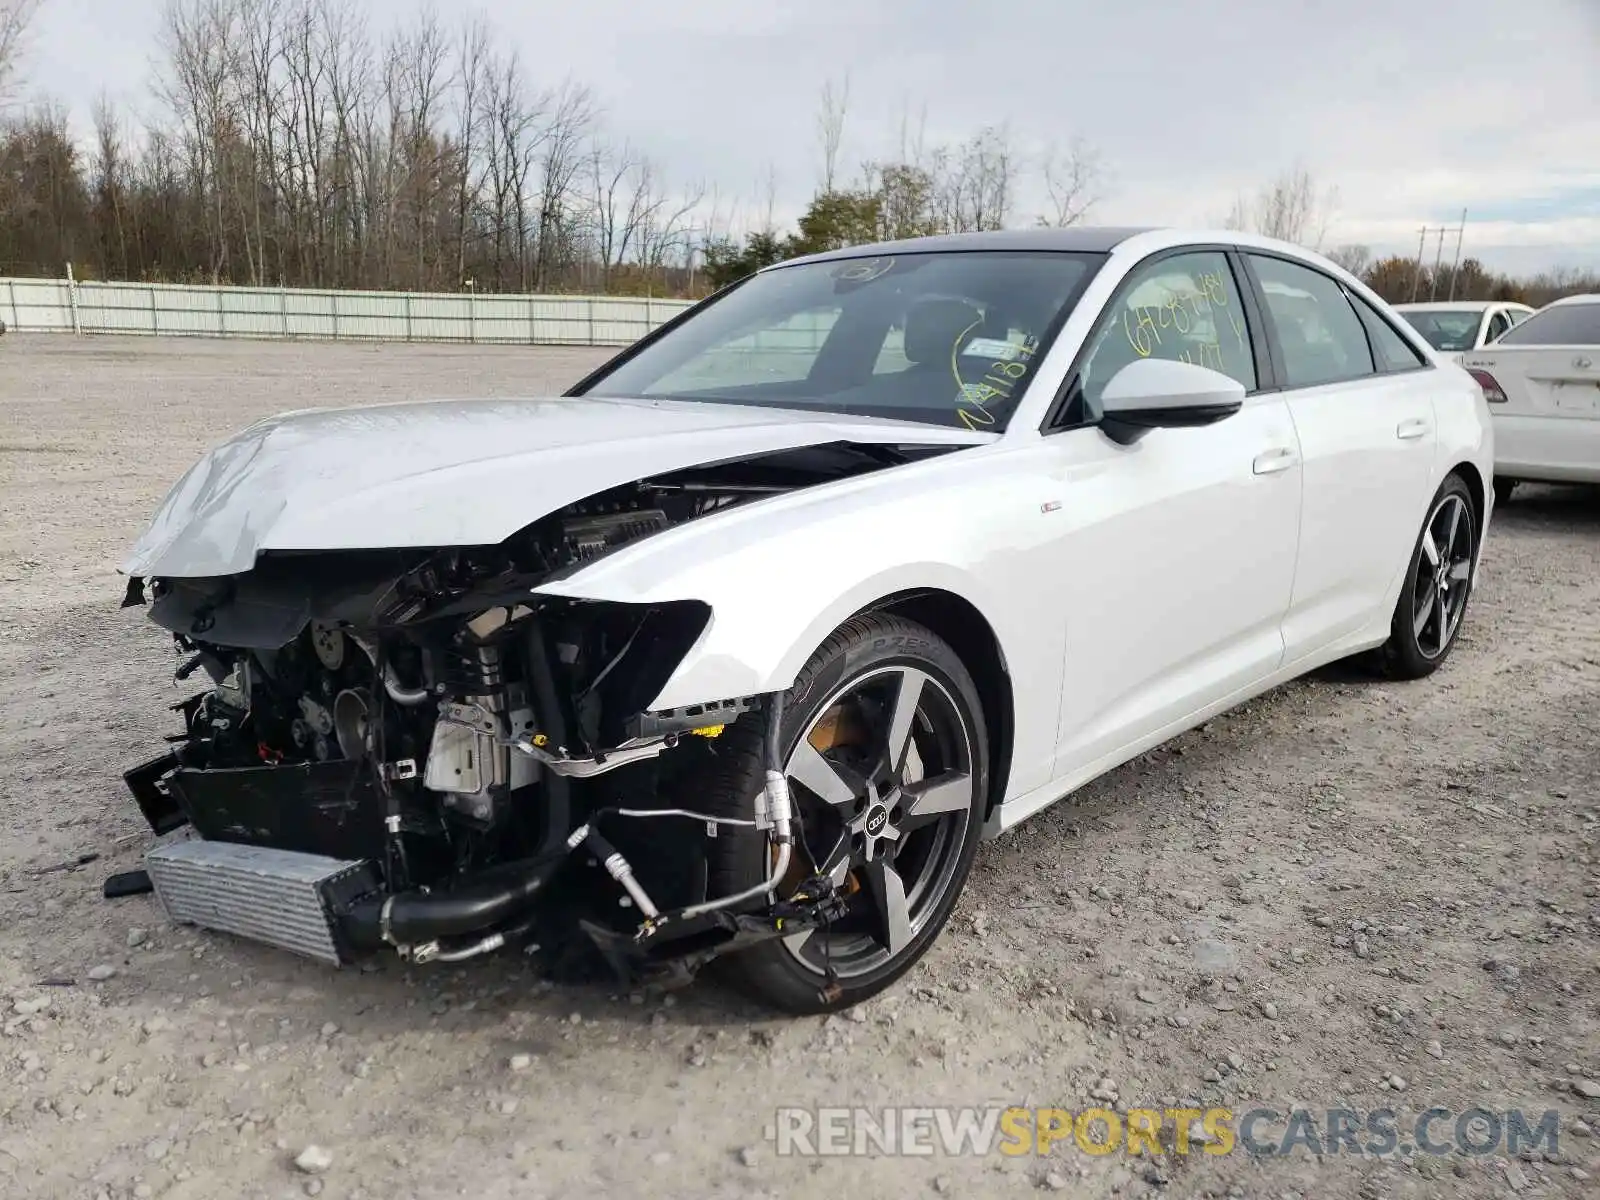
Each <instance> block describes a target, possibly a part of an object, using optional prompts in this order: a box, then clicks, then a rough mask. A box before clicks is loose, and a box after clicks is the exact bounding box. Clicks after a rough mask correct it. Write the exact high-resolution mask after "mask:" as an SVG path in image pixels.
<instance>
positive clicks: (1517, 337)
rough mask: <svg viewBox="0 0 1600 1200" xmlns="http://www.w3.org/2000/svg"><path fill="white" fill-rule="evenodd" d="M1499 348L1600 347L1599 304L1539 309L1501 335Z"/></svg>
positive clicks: (1565, 305)
mask: <svg viewBox="0 0 1600 1200" xmlns="http://www.w3.org/2000/svg"><path fill="white" fill-rule="evenodd" d="M1499 345H1502V346H1600V302H1586V303H1583V304H1557V305H1555V306H1553V307H1551V308H1545V309H1540V310H1539V311H1538V312H1536V313H1534V314H1533V316H1531V317H1529V318H1528V319H1527V320H1526V321H1524V322H1523V323H1522V324H1520V325H1518V326H1515V327H1514V328H1512V329H1511V330H1509V331H1508V332H1507V333H1506V334H1504V335H1503V336H1502V337H1501V338H1500V341H1499Z"/></svg>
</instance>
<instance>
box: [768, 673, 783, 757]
mask: <svg viewBox="0 0 1600 1200" xmlns="http://www.w3.org/2000/svg"><path fill="white" fill-rule="evenodd" d="M782 744H783V693H782V692H773V693H772V699H771V700H769V701H768V702H767V770H769V771H782V770H783V751H782V749H781V747H782Z"/></svg>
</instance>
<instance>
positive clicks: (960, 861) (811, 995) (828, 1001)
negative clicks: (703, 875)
mask: <svg viewBox="0 0 1600 1200" xmlns="http://www.w3.org/2000/svg"><path fill="white" fill-rule="evenodd" d="M913 688H914V689H915V690H914V691H913V690H912V689H913ZM906 695H915V696H916V697H917V701H916V706H915V709H914V717H913V718H912V726H914V727H913V728H911V731H910V732H909V734H908V735H907V737H906V738H905V740H904V743H903V745H904V746H905V747H906V749H905V750H904V751H903V752H902V757H903V759H904V763H905V766H904V770H903V771H901V772H899V773H898V774H899V776H900V782H901V783H902V784H904V786H905V788H906V790H905V791H904V792H900V791H897V790H889V789H891V788H892V787H893V784H892V783H882V782H881V777H880V783H879V785H877V786H878V790H877V791H875V792H873V793H871V796H872V798H873V799H876V800H880V801H881V803H868V802H865V801H863V800H862V799H860V798H859V797H860V796H862V794H863V793H864V791H865V789H864V788H863V789H859V790H856V791H853V792H852V791H849V790H846V788H847V787H848V786H850V785H849V784H847V782H846V778H848V779H853V780H855V782H858V783H859V782H861V779H860V778H859V777H857V776H856V775H855V773H854V770H853V768H860V769H861V771H862V772H863V774H867V775H870V774H872V771H871V768H870V767H868V766H867V765H866V764H867V763H868V760H869V759H870V760H872V761H874V762H876V763H877V764H878V765H879V766H882V764H883V761H884V760H886V759H887V760H892V759H893V757H894V756H893V755H892V754H889V753H885V750H886V749H887V747H888V746H889V745H890V744H891V743H892V742H893V741H894V740H895V732H894V731H895V730H896V729H897V728H899V727H901V726H902V723H903V722H902V721H897V720H895V719H894V716H895V707H896V698H899V697H903V696H906ZM899 704H900V706H901V708H909V707H910V706H907V705H905V704H904V702H903V700H901V701H899ZM765 723H766V715H765V713H761V712H756V713H750V714H747V715H746V716H745V717H744V718H742V719H741V720H740V721H739V722H738V723H736V724H735V725H734V726H733V727H732V728H730V729H729V730H728V731H727V732H726V733H725V734H723V736H722V737H721V738H719V739H718V740H717V743H716V746H717V750H718V753H717V756H716V759H715V760H714V761H713V762H712V763H710V764H708V765H707V766H706V767H705V768H704V769H703V770H702V771H700V772H697V774H696V776H695V777H693V778H692V779H691V780H690V781H689V784H688V787H689V790H688V792H687V793H686V796H693V797H694V800H695V804H696V806H697V807H700V808H703V809H707V810H709V811H710V812H712V813H714V814H715V815H717V816H726V817H735V818H742V819H746V820H748V819H749V818H750V817H751V816H752V815H753V813H754V809H755V797H756V795H757V793H758V792H760V791H761V789H762V787H763V786H764V783H765V778H766V762H765V755H764V740H763V735H764V733H765ZM869 726H870V731H869ZM985 728H986V727H985V724H984V717H983V708H982V703H981V701H980V700H979V697H978V691H977V688H976V687H975V686H974V684H973V682H972V678H971V676H970V674H969V673H968V671H967V669H966V667H965V666H964V665H963V664H962V662H961V659H960V658H959V657H958V656H957V654H956V653H955V651H954V650H952V649H951V648H950V647H949V646H948V645H947V644H946V643H945V642H943V641H942V640H941V639H940V638H938V637H937V636H936V635H935V634H933V633H932V632H931V631H929V630H928V629H925V628H923V627H922V626H920V625H917V624H914V623H912V622H910V621H906V620H903V619H901V618H899V617H894V616H888V615H883V614H873V615H869V616H866V617H861V618H857V619H853V620H851V621H849V622H847V623H846V624H845V625H843V626H841V627H840V628H839V629H838V630H837V631H836V632H835V633H834V634H833V635H832V636H831V637H830V638H829V639H828V640H827V641H826V642H825V643H824V644H823V645H822V647H821V648H820V649H819V650H818V651H817V652H816V653H815V654H814V655H812V657H811V659H810V660H809V661H808V662H807V663H806V665H805V667H804V668H803V669H802V670H801V672H800V674H799V675H798V677H797V678H796V680H795V684H794V686H793V687H792V688H791V689H790V690H789V692H788V693H787V695H786V698H785V707H784V717H783V722H782V728H781V737H780V751H781V753H782V755H783V757H784V762H785V764H786V768H787V773H788V774H789V776H790V790H791V794H792V797H793V800H794V807H795V812H796V818H797V822H796V848H795V854H794V862H793V864H792V866H791V870H790V872H789V873H787V874H786V876H785V879H784V881H783V883H782V884H781V885H780V886H779V888H778V893H779V895H780V896H784V895H787V894H789V893H790V892H791V891H792V889H793V888H794V887H795V886H796V885H798V883H799V882H800V881H801V880H802V879H804V878H806V877H808V876H813V875H814V874H816V873H819V870H821V873H827V874H830V875H835V877H836V882H837V883H839V884H840V885H841V890H849V891H850V892H851V894H850V895H849V896H848V897H847V900H848V903H849V904H850V906H851V913H850V915H849V916H848V917H846V918H845V919H843V920H842V921H841V922H839V923H838V924H837V925H836V926H834V927H832V928H830V929H828V930H827V931H826V933H824V931H821V930H818V931H815V932H813V933H810V934H797V935H795V936H794V937H793V938H791V939H784V940H780V941H770V942H764V943H761V944H758V945H755V946H752V947H750V948H748V949H745V950H741V951H738V952H735V953H730V954H728V955H726V956H724V957H723V958H720V959H717V960H715V961H714V963H713V967H714V968H715V973H716V974H718V975H720V976H721V977H722V978H723V979H724V980H725V981H726V982H728V983H729V984H731V985H732V986H734V987H735V988H736V989H738V990H739V991H741V992H743V993H745V994H746V995H748V996H750V997H752V998H754V999H756V1000H757V1001H760V1002H762V1003H764V1004H766V1005H769V1006H772V1007H775V1008H778V1009H781V1010H784V1011H787V1012H791V1013H797V1014H815V1013H825V1012H834V1011H837V1010H839V1009H844V1008H849V1007H850V1006H852V1005H855V1004H859V1003H861V1002H862V1001H863V1000H866V999H868V998H870V997H872V996H874V995H877V994H878V993H880V992H882V991H884V990H885V989H886V988H888V987H890V986H891V985H892V984H894V983H895V982H896V981H897V980H898V979H899V978H900V977H901V976H903V975H904V974H905V973H906V972H907V971H909V970H910V969H911V968H912V967H913V966H915V965H916V963H917V961H918V960H919V959H920V958H921V957H922V955H923V954H924V953H925V952H926V951H927V949H928V947H929V946H931V945H932V944H933V942H934V940H935V939H936V938H937V937H938V935H939V932H940V931H941V930H942V929H943V928H944V925H945V923H946V921H947V920H948V919H949V916H950V912H951V909H952V908H953V907H954V906H955V902H956V900H957V898H958V897H959V895H960V893H961V890H962V888H963V886H964V885H965V883H966V880H967V876H968V874H969V873H970V871H971V868H972V860H973V855H974V854H975V853H976V851H977V847H978V843H979V841H980V840H981V838H982V827H983V818H984V815H985V807H986V798H987V795H988V783H989V746H988V741H987V737H986V733H985ZM841 730H842V731H843V732H841ZM880 734H882V735H883V737H882V745H881V746H880V745H877V741H878V738H879V735H880ZM852 739H853V740H852ZM819 743H825V744H826V748H827V752H828V754H830V755H831V756H832V757H831V758H824V757H823V755H822V753H821V752H820V751H815V750H814V749H813V748H814V747H816V746H818V745H819ZM868 743H872V744H871V745H869V744H868ZM941 759H942V760H943V761H938V760H941ZM930 760H931V761H930ZM817 763H822V764H824V768H823V769H824V775H823V776H819V775H818V774H817V766H816V764H817ZM835 763H844V764H847V765H846V766H845V767H844V768H843V769H844V770H845V772H846V778H841V776H840V775H839V773H838V771H836V770H834V768H833V764H835ZM889 771H890V773H891V774H893V773H895V772H894V769H893V767H892V766H891V767H890V768H889ZM919 772H922V774H921V783H920V784H919V783H918V782H917V780H916V779H914V778H913V777H914V776H916V775H917V774H918V773H919ZM819 778H820V779H822V782H823V784H826V785H828V787H827V788H826V789H825V788H824V787H822V786H820V785H819V786H818V787H817V788H815V789H814V788H812V787H808V786H807V783H806V781H807V780H817V779H819ZM841 785H842V786H841ZM919 787H920V789H921V790H918V789H919ZM962 789H967V790H968V791H969V792H970V795H967V794H966V793H965V792H963V791H962ZM823 790H832V791H833V798H834V803H831V804H830V803H825V802H824V801H823V800H822V799H821V793H822V791H823ZM852 795H854V796H856V797H858V798H857V799H854V800H852V799H849V798H848V797H850V796H852ZM897 797H898V802H896V798H897ZM841 798H843V799H841ZM919 808H922V809H926V810H928V811H920V812H919V811H917V809H919ZM852 822H853V826H852V824H851V823H852ZM902 826H904V828H902ZM913 826H914V828H913ZM852 827H854V828H856V829H857V830H858V832H856V833H855V834H853V835H852V834H851V832H850V831H851V828H852ZM869 831H873V832H869ZM880 833H881V839H880V836H879V835H880ZM891 836H893V838H894V839H895V840H894V841H892V842H891V841H889V840H888V839H889V838H890V837H891ZM764 847H765V838H764V837H763V836H762V835H761V834H759V833H757V832H756V831H755V830H751V829H744V828H739V829H736V830H735V831H734V832H733V833H732V834H729V833H727V832H724V833H722V834H719V836H718V837H716V838H715V839H712V840H711V841H710V842H709V849H708V859H709V861H708V864H707V865H708V871H707V885H708V895H709V896H711V897H716V896H720V895H730V894H732V893H735V892H739V891H743V890H745V889H747V888H750V887H753V886H756V885H758V884H759V883H760V882H761V881H762V879H763V878H765V876H766V874H767V873H768V871H770V864H769V863H768V862H767V861H765V855H764V854H763V849H764ZM841 847H843V848H844V849H843V850H841ZM869 849H870V850H871V852H872V853H871V854H870V857H871V858H872V861H870V862H868V861H861V860H862V856H864V855H868V853H869ZM830 850H832V851H835V852H836V854H835V858H836V859H837V858H839V857H840V856H841V855H842V854H843V853H846V852H847V853H848V861H846V862H845V863H844V864H843V865H838V864H830V861H829V852H830ZM902 864H905V865H902ZM830 865H833V866H834V867H835V869H834V870H825V869H826V868H828V867H830ZM919 866H920V871H919V873H916V874H913V868H918V867H919ZM840 872H844V873H843V874H840ZM890 876H893V879H890V878H889V877H890ZM894 880H898V881H899V890H900V893H901V896H902V897H903V902H901V903H900V904H899V906H898V911H899V918H903V919H899V918H897V917H896V916H894V915H893V913H894V910H895V909H896V903H895V901H894V900H893V898H892V896H891V897H890V898H889V899H887V900H885V899H883V897H885V896H890V893H892V892H893V891H894Z"/></svg>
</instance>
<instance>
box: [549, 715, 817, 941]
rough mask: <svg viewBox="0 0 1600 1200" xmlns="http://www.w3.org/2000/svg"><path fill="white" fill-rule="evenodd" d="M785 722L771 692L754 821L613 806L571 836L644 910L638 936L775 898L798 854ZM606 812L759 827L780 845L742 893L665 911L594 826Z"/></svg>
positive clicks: (571, 841)
mask: <svg viewBox="0 0 1600 1200" xmlns="http://www.w3.org/2000/svg"><path fill="white" fill-rule="evenodd" d="M782 725H783V693H782V692H774V693H772V696H771V699H770V700H769V701H768V703H767V735H766V755H765V757H766V786H765V787H764V788H762V790H761V791H760V792H758V793H757V795H756V815H755V820H753V821H751V820H742V819H738V818H733V817H717V816H712V815H711V814H709V813H701V812H694V811H692V810H690V809H685V808H667V809H637V808H611V809H602V810H601V811H599V812H597V813H595V814H594V816H593V817H591V818H590V819H589V820H588V821H587V822H585V823H584V824H582V825H580V826H578V828H577V829H574V830H573V831H572V834H571V836H570V837H568V838H567V846H568V848H569V849H571V850H576V849H577V848H578V847H579V846H584V845H586V846H587V847H588V848H589V851H590V853H592V854H593V855H594V856H595V858H596V859H597V860H598V861H599V862H600V864H601V865H602V866H603V867H604V868H605V870H606V873H607V874H608V875H610V876H611V878H612V879H614V880H616V881H617V883H618V884H619V885H620V886H621V887H622V889H623V890H624V891H626V892H627V893H628V895H629V897H631V898H632V900H633V902H634V904H635V905H636V906H638V909H639V911H640V912H641V913H643V914H644V918H645V919H644V921H643V922H642V923H641V924H640V926H639V931H638V934H637V935H636V936H637V937H639V938H643V937H645V936H647V935H649V934H651V933H653V932H655V930H657V929H659V928H660V927H661V926H662V925H664V924H666V923H668V922H671V921H686V920H689V919H690V918H692V917H698V916H701V915H703V914H705V913H709V912H716V911H718V910H721V909H727V908H733V907H735V906H736V905H739V904H743V903H745V902H746V901H749V900H754V899H756V898H758V897H760V896H768V897H769V898H771V897H772V895H773V892H774V889H776V888H777V886H778V883H779V882H780V881H781V880H782V879H783V877H784V876H785V875H786V874H788V871H789V864H790V862H791V861H792V859H793V856H794V828H793V826H794V804H793V801H792V800H791V798H790V796H789V780H788V777H787V776H786V775H785V774H784V772H783V763H782V759H781V751H780V746H781V745H782ZM603 816H619V817H637V818H644V817H682V818H688V819H690V820H695V821H703V822H705V823H706V825H707V826H708V827H711V828H715V827H718V826H723V825H729V826H741V827H743V828H746V829H751V828H753V829H758V830H761V831H763V832H765V833H766V834H767V841H768V844H769V845H775V846H777V848H778V858H777V861H776V862H775V863H774V864H773V866H772V871H771V873H770V874H769V875H768V876H767V878H765V879H763V880H762V881H761V882H760V883H758V884H756V885H755V886H754V887H750V888H746V889H745V890H744V891H742V892H735V893H734V894H733V895H731V896H723V897H720V898H719V899H716V900H707V901H704V902H702V903H700V904H691V905H689V906H687V907H686V908H680V909H675V910H673V911H671V912H665V913H663V912H661V911H660V910H659V909H657V907H656V904H655V902H654V901H653V900H651V898H650V895H649V893H648V892H646V891H645V890H644V886H643V885H642V884H641V883H640V882H639V881H638V879H636V878H635V877H634V874H633V867H632V866H631V865H629V863H628V860H627V859H626V858H625V857H623V855H622V853H621V852H620V851H619V850H617V848H616V847H615V846H613V845H612V844H611V843H610V842H609V841H607V840H606V839H605V838H604V837H603V836H602V835H601V834H600V831H599V830H597V829H596V828H595V827H594V822H595V821H597V820H599V819H600V818H601V817H603Z"/></svg>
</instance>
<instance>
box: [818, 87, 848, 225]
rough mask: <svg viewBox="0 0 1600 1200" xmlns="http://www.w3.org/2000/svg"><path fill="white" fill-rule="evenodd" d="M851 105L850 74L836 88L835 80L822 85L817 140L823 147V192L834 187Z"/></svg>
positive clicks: (827, 192) (826, 193)
mask: <svg viewBox="0 0 1600 1200" xmlns="http://www.w3.org/2000/svg"><path fill="white" fill-rule="evenodd" d="M849 107H850V75H849V72H846V73H845V77H844V82H843V83H842V84H841V85H840V86H839V87H838V88H837V89H836V88H835V87H834V84H833V80H831V79H830V80H828V81H827V82H826V83H825V84H823V85H822V107H821V109H820V110H819V111H818V113H817V141H818V142H819V143H820V144H821V147H822V193H823V195H828V194H830V193H831V192H832V191H833V189H834V184H835V182H836V179H837V173H838V169H839V146H840V143H841V142H842V141H843V140H844V119H845V114H846V112H847V111H848V109H849Z"/></svg>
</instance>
